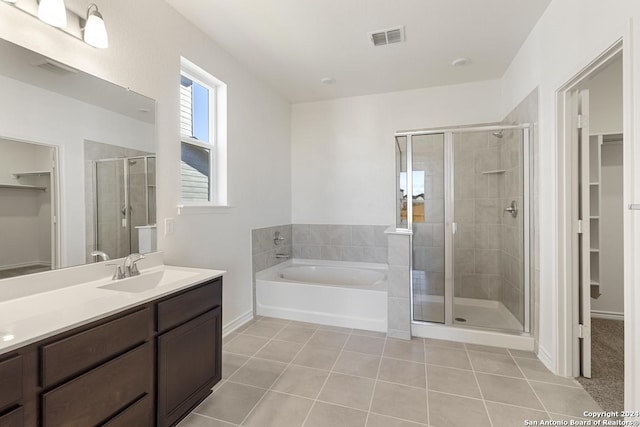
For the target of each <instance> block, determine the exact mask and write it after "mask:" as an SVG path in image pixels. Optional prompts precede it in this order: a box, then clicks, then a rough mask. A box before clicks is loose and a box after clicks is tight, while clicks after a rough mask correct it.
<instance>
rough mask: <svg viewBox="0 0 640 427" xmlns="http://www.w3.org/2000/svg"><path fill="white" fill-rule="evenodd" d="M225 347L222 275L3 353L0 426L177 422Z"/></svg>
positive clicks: (214, 371)
mask: <svg viewBox="0 0 640 427" xmlns="http://www.w3.org/2000/svg"><path fill="white" fill-rule="evenodd" d="M221 355H222V279H221V278H218V279H214V280H212V281H209V282H206V283H204V284H201V285H196V286H195V287H192V288H189V289H187V290H183V291H179V292H176V293H175V294H172V295H169V296H167V297H164V298H161V299H158V300H155V301H151V302H149V303H146V304H141V305H140V306H138V307H134V308H131V309H129V310H127V311H126V312H123V313H119V314H116V315H113V316H110V317H108V318H106V319H102V320H99V321H97V322H93V323H91V324H89V325H85V326H82V327H80V328H77V329H74V330H72V331H69V332H65V333H63V334H60V335H57V336H54V337H51V338H48V339H46V340H43V341H41V342H38V343H35V344H31V345H28V346H26V347H24V348H21V349H18V350H16V351H15V352H11V353H9V354H7V355H2V356H0V427H22V426H29V427H32V426H43V427H58V426H107V427H125V426H127V427H129V426H135V427H152V426H154V425H158V426H172V425H175V424H177V423H178V421H180V420H181V419H182V418H183V417H184V416H186V415H187V414H188V412H189V411H190V410H191V409H192V408H193V407H195V405H197V404H198V403H200V402H201V401H202V400H203V399H204V398H205V397H206V396H207V395H208V394H209V393H211V388H212V387H213V386H214V385H215V384H216V383H217V382H218V381H219V380H220V378H221V365H222V362H221Z"/></svg>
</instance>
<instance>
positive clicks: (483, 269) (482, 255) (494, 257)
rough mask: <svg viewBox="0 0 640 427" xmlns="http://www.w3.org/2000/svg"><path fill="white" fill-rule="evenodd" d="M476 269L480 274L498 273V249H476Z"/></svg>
mask: <svg viewBox="0 0 640 427" xmlns="http://www.w3.org/2000/svg"><path fill="white" fill-rule="evenodd" d="M475 256H476V269H475V271H476V272H477V273H480V274H500V251H497V250H494V251H492V250H484V249H476V250H475Z"/></svg>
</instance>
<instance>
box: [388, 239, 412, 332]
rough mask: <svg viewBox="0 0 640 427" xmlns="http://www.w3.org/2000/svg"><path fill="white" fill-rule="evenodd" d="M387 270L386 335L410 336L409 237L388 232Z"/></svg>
mask: <svg viewBox="0 0 640 427" xmlns="http://www.w3.org/2000/svg"><path fill="white" fill-rule="evenodd" d="M387 237H388V247H389V258H388V263H389V271H388V276H387V289H388V294H389V297H388V298H387V321H388V329H387V335H388V336H390V337H394V338H402V339H410V338H411V306H410V304H411V302H410V298H409V296H408V294H409V292H410V289H411V284H410V281H409V277H410V276H409V259H410V257H411V237H410V236H409V235H398V234H389V235H388V236H387Z"/></svg>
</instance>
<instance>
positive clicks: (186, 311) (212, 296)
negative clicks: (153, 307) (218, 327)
mask: <svg viewBox="0 0 640 427" xmlns="http://www.w3.org/2000/svg"><path fill="white" fill-rule="evenodd" d="M221 304H222V279H215V280H213V281H211V282H209V283H207V284H206V285H204V286H200V287H197V288H195V289H192V290H190V291H187V292H185V293H183V294H180V295H178V296H175V297H173V298H170V299H168V300H165V301H162V302H160V303H158V332H164V331H166V330H168V329H171V328H173V327H174V326H178V325H180V324H181V323H184V322H186V321H187V320H189V319H193V318H194V317H196V316H198V315H200V314H202V313H204V312H206V311H208V310H211V309H212V308H214V307H216V306H219V305H221Z"/></svg>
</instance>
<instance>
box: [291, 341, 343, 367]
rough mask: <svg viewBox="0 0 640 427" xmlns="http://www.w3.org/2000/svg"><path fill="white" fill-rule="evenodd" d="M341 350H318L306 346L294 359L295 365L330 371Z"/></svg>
mask: <svg viewBox="0 0 640 427" xmlns="http://www.w3.org/2000/svg"><path fill="white" fill-rule="evenodd" d="M339 354H340V350H338V349H335V348H318V347H312V346H309V345H306V346H304V347H303V348H302V350H300V353H298V355H297V356H296V358H295V359H293V362H292V363H294V364H296V365H302V366H308V367H310V368H317V369H325V370H330V369H331V367H332V366H333V364H334V363H335V361H336V359H337V358H338V355H339Z"/></svg>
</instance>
